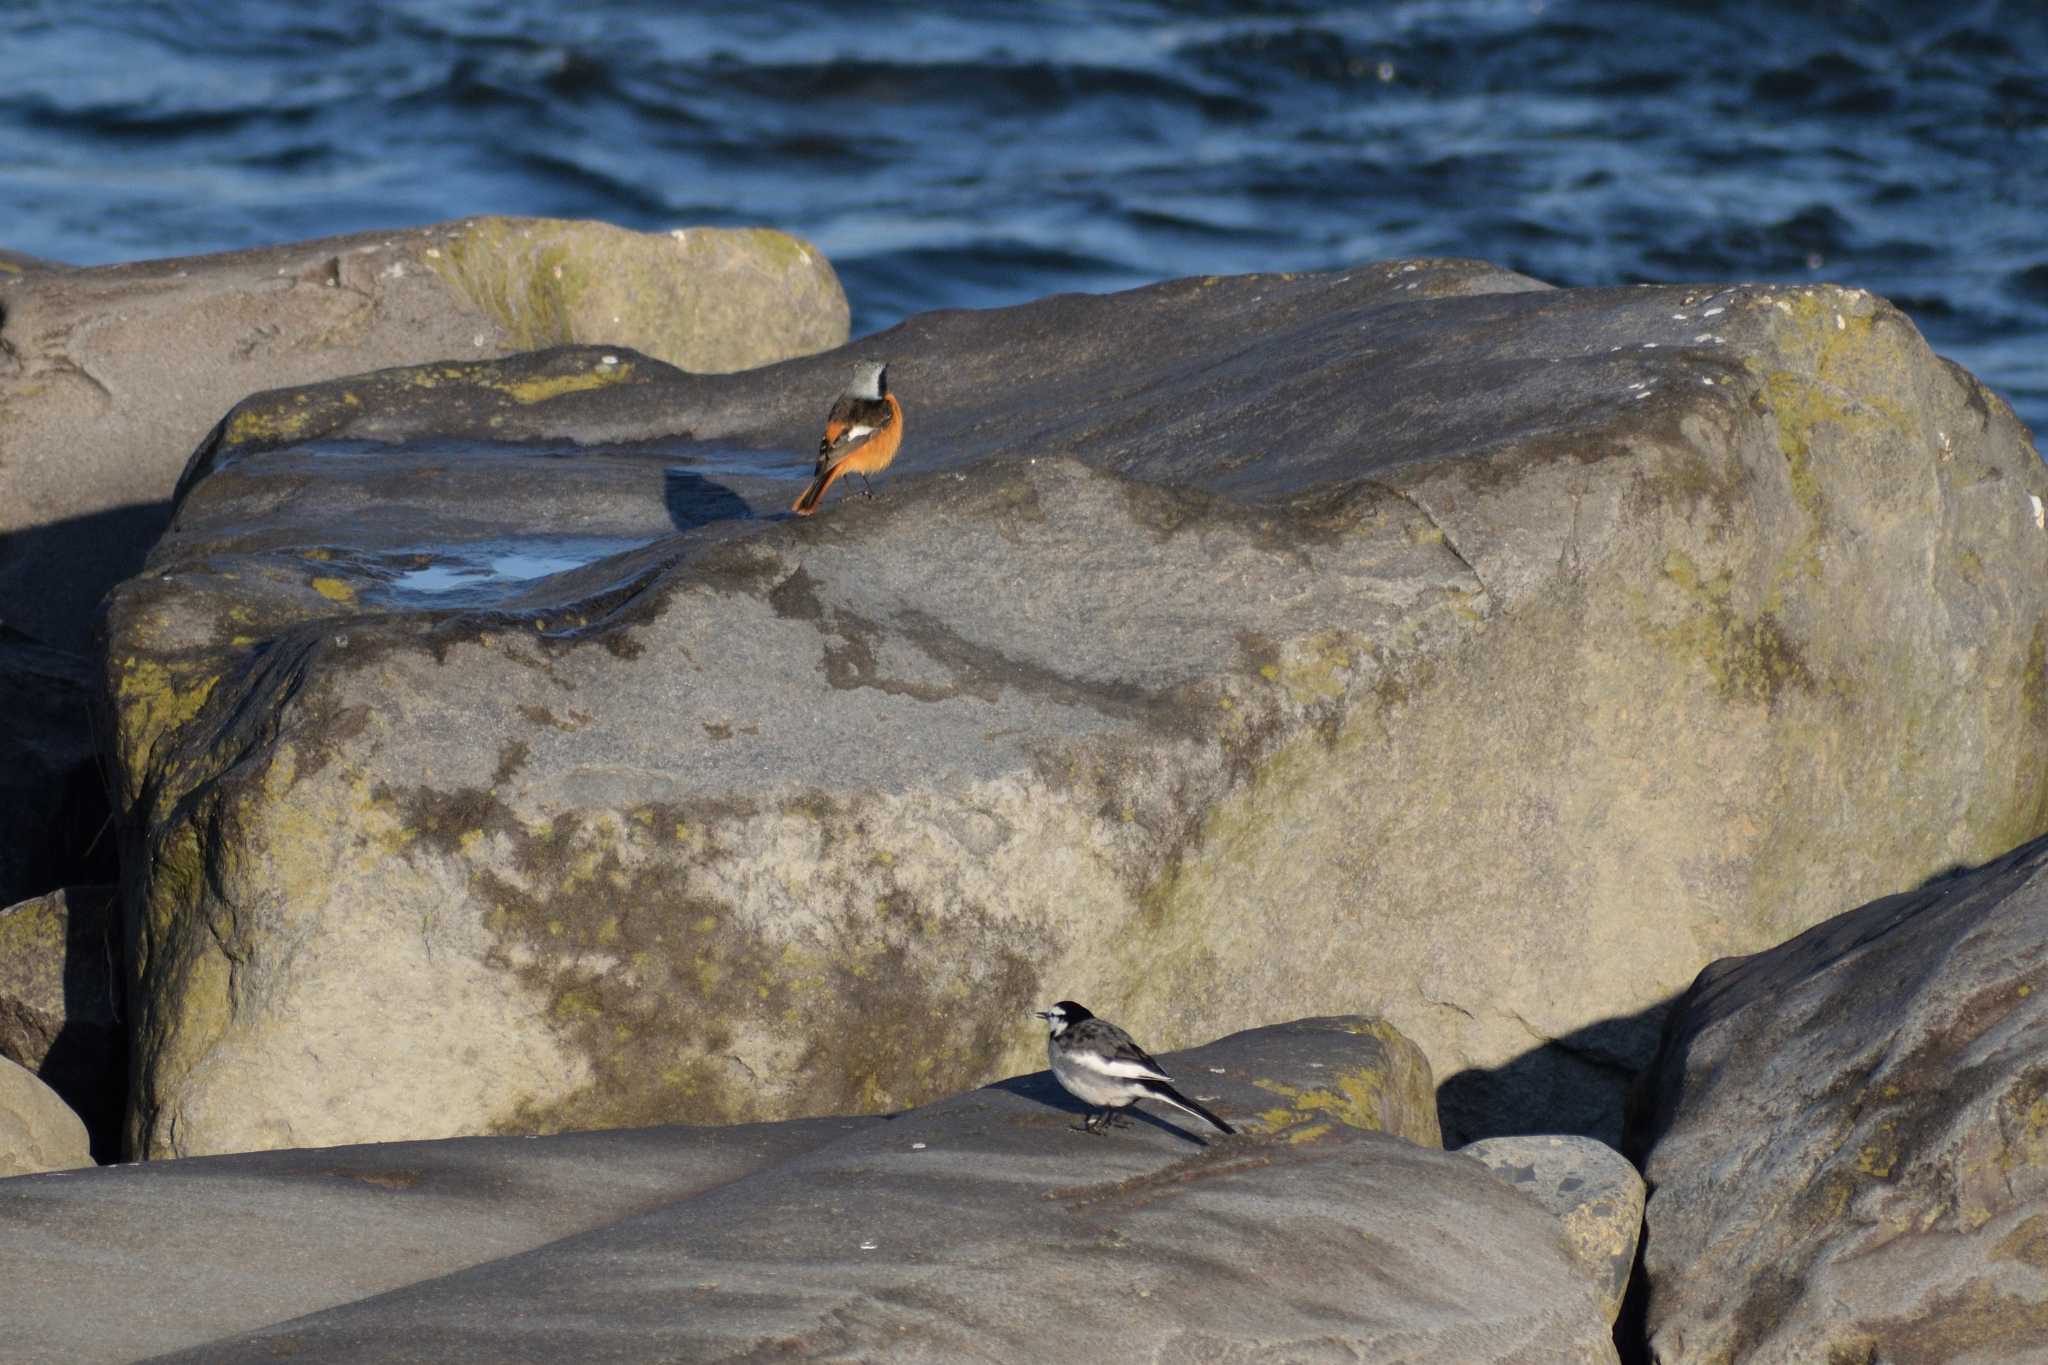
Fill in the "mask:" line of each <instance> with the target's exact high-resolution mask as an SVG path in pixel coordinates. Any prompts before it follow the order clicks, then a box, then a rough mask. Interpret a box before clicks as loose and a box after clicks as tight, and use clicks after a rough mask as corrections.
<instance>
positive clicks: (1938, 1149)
mask: <svg viewBox="0 0 2048 1365" xmlns="http://www.w3.org/2000/svg"><path fill="white" fill-rule="evenodd" d="M1650 1080H1651V1088H1650V1092H1649V1095H1650V1107H1651V1112H1652V1115H1653V1117H1652V1119H1651V1128H1650V1138H1651V1145H1650V1148H1649V1158H1648V1162H1647V1165H1646V1167H1645V1174H1646V1175H1647V1176H1648V1178H1649V1181H1650V1185H1651V1188H1652V1189H1653V1190H1654V1193H1653V1194H1652V1195H1651V1197H1650V1203H1649V1221H1648V1229H1647V1231H1646V1232H1645V1234H1644V1239H1645V1240H1644V1268H1645V1270H1646V1272H1647V1274H1648V1276H1649V1329H1650V1344H1651V1348H1652V1351H1653V1353H1654V1355H1655V1357H1656V1359H1658V1360H1659V1361H1663V1362H1670V1363H1672V1365H1676V1362H1727V1361H1746V1362H1772V1361H1785V1362H1792V1361H1887V1362H1900V1363H1901V1365H1913V1363H1915V1362H1923V1361H1937V1360H1939V1361H1979V1362H1985V1363H1986V1365H1989V1363H1990V1362H2002V1361H2021V1360H2030V1361H2038V1360H2043V1359H2048V840H2036V841H2034V842H2033V843H2030V844H2027V845H2024V846H2022V847H2021V848H2019V849H2017V850H2014V851H2013V852H2012V853H2011V854H2009V855H2007V856H2006V857H2003V858H2000V859H1998V860H1997V861H1996V862H1993V863H1991V864H1989V865H1987V866H1985V867H1983V868H1980V869H1977V870H1976V871H1973V872H1970V873H1967V874H1965V875H1961V876H1955V877H1950V878H1945V879H1941V880H1937V881H1934V882H1931V883H1930V884H1928V885H1926V886H1923V887H1922V888H1920V889H1919V890H1917V891H1913V892H1909V893H1907V894H1904V895H1897V896H1891V897H1888V898H1886V899H1884V900H1879V901H1875V902H1872V903H1871V904H1869V905H1866V906H1864V907H1862V908H1861V909H1859V910H1854V911H1851V912H1849V913H1848V914H1845V915H1840V916H1838V917H1836V918H1834V919H1831V920H1829V921H1827V922H1826V923H1824V924H1821V925H1819V926H1817V927H1815V928H1813V929H1811V930H1809V931H1807V932H1806V933H1804V934H1801V935H1800V936H1799V937H1798V938H1796V939H1793V940H1792V941H1791V942H1790V943H1787V944H1785V945H1783V946H1782V947H1778V948H1774V949H1772V950H1771V951H1769V952H1764V953H1758V954H1756V955H1755V956H1753V957H1746V958H1738V959H1734V960H1731V961H1724V962H1716V963H1715V964H1714V965H1713V966H1711V967H1709V968H1707V970H1705V971H1704V972H1702V973H1700V978H1699V980H1698V981H1697V982H1695V983H1694V985H1693V987H1692V989H1691V990H1690V991H1688V992H1687V993H1686V995H1685V998H1684V999H1683V1000H1681V1001H1680V1002H1679V1003H1678V1005H1677V1006H1676V1007H1675V1008H1674V1009H1673V1011H1672V1013H1671V1017H1670V1023H1669V1026H1668V1030H1667V1033H1666V1036H1665V1040H1664V1046H1663V1049H1662V1051H1661V1053H1660V1054H1659V1056H1658V1059H1657V1066H1656V1068H1655V1070H1654V1072H1653V1073H1652V1074H1651V1077H1650Z"/></svg>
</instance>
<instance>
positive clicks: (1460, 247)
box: [0, 0, 2048, 430]
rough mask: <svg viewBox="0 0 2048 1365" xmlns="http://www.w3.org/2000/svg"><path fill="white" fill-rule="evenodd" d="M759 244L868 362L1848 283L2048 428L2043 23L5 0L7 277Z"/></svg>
mask: <svg viewBox="0 0 2048 1365" xmlns="http://www.w3.org/2000/svg"><path fill="white" fill-rule="evenodd" d="M479 212H502V213H532V214H555V215H569V216H590V217H600V218H607V219H611V220H613V221H615V222H620V223H624V224H628V225H631V226H636V227H648V228H657V227H659V228H665V227H669V226H674V225H677V224H688V223H768V224H773V225H776V226H780V227H786V228H789V229H791V230H793V231H796V232H798V233H801V234H803V235H805V236H807V237H809V238H811V239H812V240H813V241H815V242H816V243H818V244H819V245H820V246H821V247H823V248H824V250H825V251H826V252H827V253H828V255H829V256H830V257H831V259H832V260H833V262H834V263H835V264H836V265H837V267H838V268H839V270H840V273H841V276H842V278H843V279H844V280H845V282H846V286H847V289H848V292H849V294H850V295H851V297H852V299H853V303H854V311H855V326H856V329H857V330H858V331H868V330H872V329H875V328H878V327H882V326H885V325H887V324H889V323H891V322H894V321H896V320H897V319H899V318H901V317H902V316H904V315H905V314H906V313H909V312H913V311H917V310H921V309H925V308H932V307H941V306H955V305H968V306H980V305H990V304H1000V303H1010V302H1016V301H1020V300H1024V299H1029V298H1033V297H1036V296H1038V295H1041V294H1045V293H1049V292H1053V291H1056V290H1065V289H1086V290H1103V289H1113V288H1120V287H1124V286H1129V285H1134V284H1139V283H1143V282H1146V281H1149V280H1154V279H1159V278H1164V277H1168V276H1174V275H1184V274H1195V273H1202V272H1230V271H1242V270H1265V269H1302V268H1314V267H1323V266H1336V265H1342V264H1346V263H1350V262H1355V261H1360V260H1366V259H1372V258H1379V257H1387V256H1396V255H1420V254H1456V255H1468V256H1481V257H1486V258H1488V259H1491V260H1494V261H1498V262H1501V263H1503V264H1505V265H1508V266H1511V267H1513V268H1515V269H1518V270H1523V271H1526V272H1528V273H1530V274H1532V275H1536V276H1539V277H1541V278H1543V279H1546V280H1550V281H1552V282H1554V283H1558V284H1606V283H1617V282H1627V281H1634V280H1815V279H1825V280H1837V281H1842V282H1846V283H1853V284H1857V285H1862V286H1866V287H1868V288H1871V289H1874V290H1876V291H1878V292H1879V293H1882V294H1885V295H1887V296H1888V297H1890V298H1891V299H1893V300H1894V301H1895V302H1897V303H1899V304H1900V305H1901V306H1903V307H1905V308H1906V309H1907V310H1908V311H1909V312H1910V313H1912V315H1913V316H1914V318H1915V319H1916V320H1917V321H1918V322H1919V324H1920V326H1921V328H1922V329H1923V330H1924V331H1925V332H1926V333H1927V334H1928V336H1929V337H1930V339H1931V340H1932V341H1933V342H1934V344H1935V345H1936V347H1937V348H1938V349H1940V350H1942V351H1944V352H1945V353H1947V354H1950V355H1952V356H1954V357H1955V358H1957V359H1958V360H1960V361H1962V362H1963V363H1964V364H1966V365H1968V366H1969V367H1970V368H1971V369H1973V370H1975V371H1976V372H1977V373H1978V374H1980V375H1982V376H1983V377H1984V378H1985V379H1986V380H1988V381H1989V382H1990V383H1991V384H1993V385H1994V386H1995V387H1997V388H1998V389H1999V390H2000V391H2002V392H2003V393H2005V394H2006V396H2007V397H2008V398H2010V399H2011V400H2012V401H2013V402H2014V404H2015V406H2017V407H2018V408H2019V409H2020V412H2021V415H2022V416H2023V417H2025V418H2027V419H2028V421H2029V422H2030V423H2031V424H2032V425H2033V426H2034V427H2035V428H2036V429H2037V430H2042V429H2044V428H2048V4H2043V3H2040V0H2029V3H2018V2H2016V0H2006V2H2005V3H2000V0H1976V2H1975V3H1970V2H1968V0H1964V2H1962V3H1949V4H1942V5H1936V4H1927V3H1903V2H1890V3H1887V2H1884V0H1869V2H1868V3H1857V2H1856V0H1805V2H1804V3H1793V2H1792V0H1779V2H1778V3H1764V2H1763V0H1692V3H1674V4H1650V3H1627V2H1624V0H1415V2H1414V3H1390V4H1374V5H1365V6H1358V7H1351V8H1332V7H1328V6H1320V5H1311V4H1300V5H1295V4H1199V3H1182V4H1169V3H1164V2H1163V0H1119V2H1118V3H1105V4H1100V5H1093V6H1063V5H1055V4H956V5H952V6H937V5H927V4H918V5H898V4H894V3H883V2H881V0H866V3H860V4H833V5H828V4H822V3H821V4H795V3H774V2H772V0H755V2H752V3H747V4H744V5H727V4H720V5H699V6H688V7H684V6H667V5H658V4H653V3H627V2H626V0H609V2H608V3H607V2H600V3H583V4H578V5H576V6H573V7H571V6H566V5H563V4H561V3H559V0H545V2H543V0H489V2H488V3H467V4H465V3H427V2H426V0H411V2H410V3H387V4H382V5H372V4H368V3H349V4H343V3H336V2H335V0H306V2H304V3H300V2H296V0H293V2H289V3H287V2H286V0H209V2H208V3H205V4H200V3H196V0H182V2H180V3H169V2H165V3H153V4H141V3H138V4H107V3H92V2H91V0H0V247H9V248H12V249H14V250H17V251H24V252H28V253H30V254H34V255H41V256H49V257H53V258H56V259H59V260H67V261H73V262H79V263H96V262H105V261H117V260H127V259H133V258H137V257H146V256H160V255H168V254H181V253H187V252H199V251H213V250H220V249H225V248H230V247H239V246H248V245H253V244H259V243H265V242H271V241H278V240H283V239H290V238H303V237H311V236H318V235H321V234H325V233H333V232H343V231H351V230H355V229H359V228H380V227H389V226H398V225H403V224H409V223H417V222H427V221H432V220H435V219H441V218H451V217H457V216H460V215H462V214H468V213H479Z"/></svg>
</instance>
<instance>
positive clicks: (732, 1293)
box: [0, 1019, 1615, 1363]
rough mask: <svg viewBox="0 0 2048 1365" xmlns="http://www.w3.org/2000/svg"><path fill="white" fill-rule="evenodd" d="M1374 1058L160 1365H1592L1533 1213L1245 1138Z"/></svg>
mask: <svg viewBox="0 0 2048 1365" xmlns="http://www.w3.org/2000/svg"><path fill="white" fill-rule="evenodd" d="M1018 1024H1019V1027H1020V1028H1024V1027H1028V1026H1029V1021H1028V1020H1019V1021H1018ZM1393 1036H1394V1035H1391V1034H1389V1032H1388V1031H1387V1030H1386V1029H1385V1026H1384V1025H1383V1024H1381V1023H1379V1022H1378V1021H1373V1020H1366V1019H1318V1020H1304V1021H1300V1022H1298V1023H1295V1024H1292V1025H1283V1026H1279V1027H1274V1028H1266V1029H1259V1030H1253V1031H1250V1032H1247V1033H1243V1034H1238V1035H1235V1036H1233V1037H1230V1038H1225V1039H1223V1040H1221V1041H1220V1042H1217V1043H1213V1044H1211V1045H1209V1046H1207V1047H1203V1048H1199V1049H1196V1050H1194V1051H1192V1052H1186V1053H1181V1054H1177V1055H1167V1056H1164V1057H1162V1058H1161V1060H1162V1061H1163V1062H1164V1063H1165V1064H1166V1065H1167V1066H1168V1067H1169V1068H1170V1069H1172V1070H1173V1071H1174V1072H1175V1073H1176V1075H1178V1076H1179V1077H1180V1078H1181V1079H1182V1080H1183V1081H1184V1082H1186V1083H1187V1085H1188V1088H1189V1089H1190V1090H1191V1092H1193V1093H1195V1094H1197V1095H1199V1096H1202V1097H1204V1098H1205V1099H1206V1100H1210V1101H1213V1102H1214V1104H1215V1105H1216V1106H1217V1107H1218V1108H1220V1109H1221V1111H1222V1112H1223V1113H1224V1114H1225V1115H1226V1116H1228V1117H1230V1118H1232V1119H1233V1121H1235V1122H1237V1123H1239V1124H1240V1125H1241V1126H1242V1128H1243V1129H1244V1131H1243V1132H1242V1133H1241V1134H1240V1135H1239V1136H1236V1137H1221V1136H1218V1135H1215V1134H1207V1135H1206V1136H1204V1135H1201V1134H1197V1133H1192V1132H1189V1131H1187V1130H1186V1129H1184V1128H1182V1127H1181V1126H1180V1122H1179V1120H1178V1119H1177V1118H1176V1117H1175V1116H1174V1115H1173V1114H1172V1112H1171V1111H1165V1112H1162V1113H1159V1114H1152V1115H1147V1116H1144V1117H1139V1118H1133V1119H1131V1120H1129V1121H1127V1122H1126V1123H1125V1124H1123V1125H1122V1126H1120V1127H1118V1128H1115V1129H1112V1130H1110V1131H1109V1132H1108V1133H1107V1134H1104V1135H1089V1134H1084V1133H1081V1132H1078V1131H1076V1130H1075V1129H1076V1125H1075V1119H1076V1117H1077V1115H1078V1114H1079V1112H1080V1108H1079V1106H1078V1104H1076V1103H1075V1102H1074V1101H1072V1100H1071V1099H1069V1098H1068V1097H1066V1095H1065V1093H1064V1092H1063V1091H1061V1090H1060V1089H1059V1088H1058V1087H1057V1086H1056V1085H1054V1084H1053V1082H1052V1079H1051V1076H1050V1075H1049V1074H1048V1073H1045V1072H1039V1073H1036V1074H1035V1075H1029V1076H1022V1077H1017V1078H1014V1079H1012V1080H1010V1081H1006V1082H1004V1083H1002V1084H1001V1085H997V1086H992V1087H989V1088H987V1089H984V1090H979V1091H975V1092H972V1093H969V1094H965V1095H959V1096H955V1097H953V1098H950V1099H947V1100H943V1101H941V1102H938V1103H936V1104H933V1105H930V1106H927V1107H925V1108H922V1109H919V1110H915V1111H913V1112H910V1113H906V1114H899V1115H896V1116H895V1117H894V1118H892V1119H890V1120H889V1121H888V1122H885V1123H876V1124H872V1125H869V1126H865V1127H862V1128H859V1129H856V1130H854V1131H852V1132H849V1133H847V1134H846V1135H845V1136H843V1137H839V1138H837V1139H836V1140H833V1141H831V1142H829V1143H826V1144H824V1145H821V1146H816V1147H814V1148H812V1149H811V1150H808V1151H806V1152H803V1153H802V1154H800V1155H792V1156H791V1157H789V1158H788V1159H785V1160H782V1161H780V1162H777V1163H775V1164H773V1165H764V1166H763V1167H762V1168H760V1169H758V1170H756V1171H754V1172H753V1173H751V1174H748V1175H745V1176H743V1177H741V1178H738V1179H735V1180H733V1181H731V1182H730V1183H728V1184H724V1185H721V1186H719V1187H717V1188H713V1189H706V1190H704V1191H703V1192H701V1193H698V1194H695V1195H693V1196H691V1197H688V1198H679V1199H676V1200H674V1201H673V1202H668V1203H664V1204H663V1205H661V1206H660V1207H656V1208H650V1209H649V1210H647V1211H646V1212H644V1213H641V1214H638V1215H636V1216H632V1217H624V1218H619V1219H617V1220H616V1221H611V1222H608V1223H607V1224H606V1225H605V1226H603V1227H599V1228H594V1229H593V1230H591V1231H589V1232H587V1233H584V1234H582V1235H580V1236H575V1237H569V1238H564V1239H562V1240H559V1241H555V1242H552V1243H549V1244H548V1245H546V1246H541V1247H537V1248H535V1249H534V1250H532V1251H530V1252H526V1253H523V1254H520V1255H513V1256H506V1257H503V1258H500V1259H496V1260H492V1261H488V1262H485V1263H481V1264H477V1265H475V1266H472V1267H471V1268H469V1269H467V1270H460V1271H456V1272H454V1273H452V1274H447V1275H442V1276H440V1277H438V1278H434V1279H431V1280H429V1279H422V1280H420V1281H419V1282H417V1283H415V1284H412V1285H411V1286H409V1287H406V1288H402V1289H395V1290H392V1291H390V1292H388V1293H384V1294H380V1295H377V1296H375V1297H369V1298H365V1299H362V1300H360V1301H357V1302H354V1303H351V1304H347V1305H345V1306H341V1307H336V1308H333V1309H329V1310H327V1311H325V1312H319V1313H312V1314H309V1315H307V1316H304V1317H300V1318H297V1319H295V1320H291V1321H282V1322H278V1323H277V1324H275V1325H273V1326H267V1327H264V1328H262V1329H259V1330H255V1331H250V1332H247V1333H244V1334H242V1335H239V1336H230V1335H226V1334H225V1333H223V1334H222V1335H221V1336H220V1337H218V1338H216V1339H211V1340H207V1341H205V1342H204V1343H202V1344H198V1345H194V1346H192V1347H189V1348H188V1349H187V1350H186V1351H185V1352H184V1353H183V1354H181V1355H179V1356H177V1357H175V1358H176V1359H189V1360H206V1361H218V1362H236V1361H255V1360H262V1361H270V1360H275V1359H278V1358H280V1357H290V1358H294V1359H309V1360H340V1359H349V1360H384V1359H391V1358H393V1357H394V1356H395V1355H398V1354H401V1353H402V1354H405V1355H407V1356H409V1357H416V1358H421V1359H429V1358H430V1359H434V1360H437V1361H450V1362H464V1361H492V1362H506V1361H555V1360H588V1361H642V1360H734V1359H765V1358H773V1359H778V1360H784V1359H788V1360H812V1359H829V1360H874V1359H884V1358H886V1359H890V1360H932V1361H938V1360H947V1361H953V1360H981V1361H1039V1360H1046V1359H1050V1358H1055V1357H1058V1356H1061V1355H1064V1354H1070V1353H1071V1352H1072V1351H1073V1350H1074V1349H1075V1343H1083V1342H1094V1343H1104V1342H1109V1343H1114V1345H1115V1351H1116V1353H1117V1354H1119V1355H1128V1356H1129V1357H1131V1358H1134V1359H1144V1360H1151V1359H1189V1360H1220V1359H1233V1360H1235V1359H1264V1360H1325V1359H1327V1360H1348V1361H1388V1362H1391V1361H1400V1360H1456V1361H1461V1362H1475V1363H1476V1362H1490V1361H1499V1362H1509V1361H1516V1362H1519V1361H1531V1360H1541V1361H1585V1362H1596V1361H1609V1362H1611V1361H1613V1360H1614V1359H1615V1354H1614V1347H1613V1343H1612V1340H1611V1338H1610V1336H1609V1332H1608V1328H1607V1324H1606V1321H1605V1320H1604V1318H1602V1316H1601V1314H1600V1309H1599V1305H1598V1302H1597V1296H1596V1295H1595V1294H1594V1292H1593V1290H1592V1288H1591V1286H1590V1285H1589V1284H1588V1283H1587V1282H1586V1280H1585V1278H1584V1276H1583V1275H1582V1273H1581V1272H1580V1270H1579V1269H1578V1267H1577V1266H1576V1265H1575V1264H1574V1263H1573V1261H1572V1259H1571V1256H1570V1254H1569V1252H1568V1251H1567V1250H1566V1249H1565V1246H1564V1242H1563V1237H1562V1235H1561V1229H1560V1225H1559V1223H1558V1222H1557V1220H1556V1219H1555V1218H1553V1217H1551V1216H1550V1215H1549V1214H1547V1213H1545V1212H1544V1211H1543V1210H1542V1209H1541V1208H1539V1207H1538V1206H1537V1205H1536V1204H1535V1202H1534V1201H1532V1200H1529V1199H1525V1198H1523V1197H1522V1196H1520V1195H1518V1194H1516V1193H1514V1192H1513V1191H1512V1190H1510V1189H1508V1188H1507V1187H1506V1186H1505V1185H1503V1184H1501V1183H1500V1182H1498V1181H1496V1180H1495V1179H1494V1178H1493V1177H1492V1176H1490V1175H1489V1174H1487V1173H1486V1172H1485V1171H1484V1170H1483V1169H1482V1168H1481V1167H1480V1166H1478V1165H1477V1164H1476V1163H1473V1162H1469V1161H1465V1160H1463V1159H1461V1158H1459V1157H1455V1156H1448V1155H1446V1154H1445V1153H1443V1152H1442V1151H1441V1150H1437V1149H1433V1148H1428V1147H1422V1146H1417V1145H1415V1144H1413V1143H1410V1142H1407V1141H1404V1140H1402V1139H1400V1138H1397V1137H1392V1136H1389V1135H1386V1134H1384V1133H1382V1132H1379V1131H1375V1127H1376V1124H1377V1122H1378V1119H1377V1117H1376V1115H1374V1114H1373V1113H1371V1112H1367V1111H1361V1110H1360V1109H1359V1108H1358V1107H1357V1106H1356V1105H1355V1104H1353V1103H1351V1101H1350V1100H1349V1099H1348V1098H1341V1099H1340V1098H1333V1099H1332V1100H1331V1101H1329V1102H1327V1103H1326V1104H1324V1108H1323V1109H1322V1111H1321V1112H1319V1113H1318V1114H1317V1115H1316V1116H1315V1117H1314V1118H1313V1119H1310V1120H1307V1121H1304V1118H1303V1116H1302V1115H1301V1114H1300V1113H1298V1112H1297V1110H1298V1109H1299V1107H1300V1106H1299V1105H1298V1104H1296V1103H1292V1102H1290V1103H1288V1104H1284V1105H1282V1106H1279V1112H1278V1113H1273V1114H1268V1113H1266V1112H1264V1111H1266V1110H1267V1109H1269V1108H1271V1107H1273V1106H1272V1100H1273V1096H1274V1095H1275V1094H1280V1095H1295V1096H1308V1095H1315V1094H1317V1093H1318V1092H1322V1091H1326V1090H1327V1091H1329V1092H1330V1093H1331V1095H1332V1096H1333V1097H1335V1096H1341V1095H1343V1094H1344V1092H1345V1091H1346V1088H1347V1086H1356V1085H1359V1084H1362V1082H1361V1081H1358V1080H1356V1078H1359V1077H1364V1076H1374V1075H1380V1074H1381V1073H1382V1069H1383V1067H1384V1065H1385V1062H1386V1059H1387V1052H1386V1049H1387V1043H1388V1039H1389V1038H1390V1037H1393ZM1346 1078H1353V1079H1350V1080H1347V1079H1346ZM1426 1079H1427V1077H1426V1073H1425V1075H1424V1080H1425V1082H1426ZM1317 1103H1323V1102H1321V1101H1318V1102H1317ZM1361 1123H1362V1124H1363V1125H1364V1126H1360V1124H1361ZM1192 1126H1193V1127H1194V1128H1196V1129H1202V1128H1203V1125H1201V1124H1199V1123H1195V1124H1193V1125H1192ZM597 1137H598V1135H591V1140H596V1139H597ZM171 1164H172V1166H173V1167H174V1168H175V1167H176V1166H178V1165H181V1164H183V1163H171ZM0 1207H4V1205H0ZM152 1282H153V1281H152Z"/></svg>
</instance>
